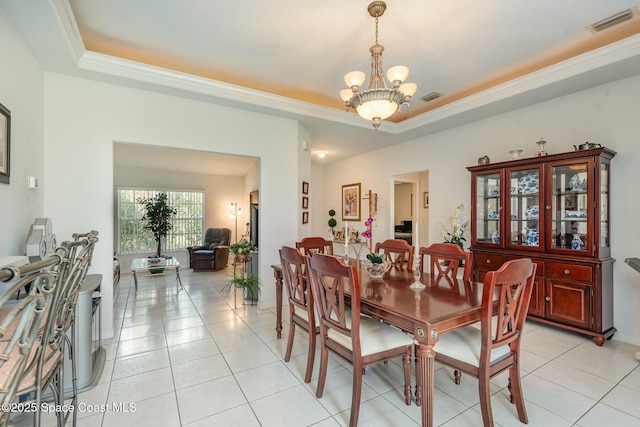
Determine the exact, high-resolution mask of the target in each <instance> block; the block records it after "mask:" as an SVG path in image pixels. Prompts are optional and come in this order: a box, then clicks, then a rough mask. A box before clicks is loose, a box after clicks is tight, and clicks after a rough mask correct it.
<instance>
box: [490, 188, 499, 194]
mask: <svg viewBox="0 0 640 427" xmlns="http://www.w3.org/2000/svg"><path fill="white" fill-rule="evenodd" d="M489 195H490V196H499V195H500V187H491V188H490V189H489Z"/></svg>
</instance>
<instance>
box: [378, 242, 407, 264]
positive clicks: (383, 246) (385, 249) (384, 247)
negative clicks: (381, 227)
mask: <svg viewBox="0 0 640 427" xmlns="http://www.w3.org/2000/svg"><path fill="white" fill-rule="evenodd" d="M375 252H376V253H383V254H385V255H386V256H387V259H388V260H389V261H391V265H392V266H393V267H396V268H399V269H402V268H404V265H405V264H404V263H405V261H407V270H413V253H414V249H413V246H411V245H410V244H409V243H407V241H406V240H402V239H387V240H385V241H384V242H378V243H376V250H375Z"/></svg>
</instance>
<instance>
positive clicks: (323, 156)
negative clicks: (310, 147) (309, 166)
mask: <svg viewBox="0 0 640 427" xmlns="http://www.w3.org/2000/svg"><path fill="white" fill-rule="evenodd" d="M316 156H318V158H319V159H324V158H325V157H327V153H326V152H325V151H318V152H317V153H316Z"/></svg>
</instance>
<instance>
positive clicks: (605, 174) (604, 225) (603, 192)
mask: <svg viewBox="0 0 640 427" xmlns="http://www.w3.org/2000/svg"><path fill="white" fill-rule="evenodd" d="M609 247H610V243H609V164H608V163H601V164H600V250H601V251H603V250H604V249H608V248H609Z"/></svg>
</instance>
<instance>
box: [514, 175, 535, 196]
mask: <svg viewBox="0 0 640 427" xmlns="http://www.w3.org/2000/svg"><path fill="white" fill-rule="evenodd" d="M518 190H519V191H520V193H522V194H533V193H537V192H538V174H535V173H531V174H529V175H526V176H523V177H522V178H520V179H519V180H518Z"/></svg>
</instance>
